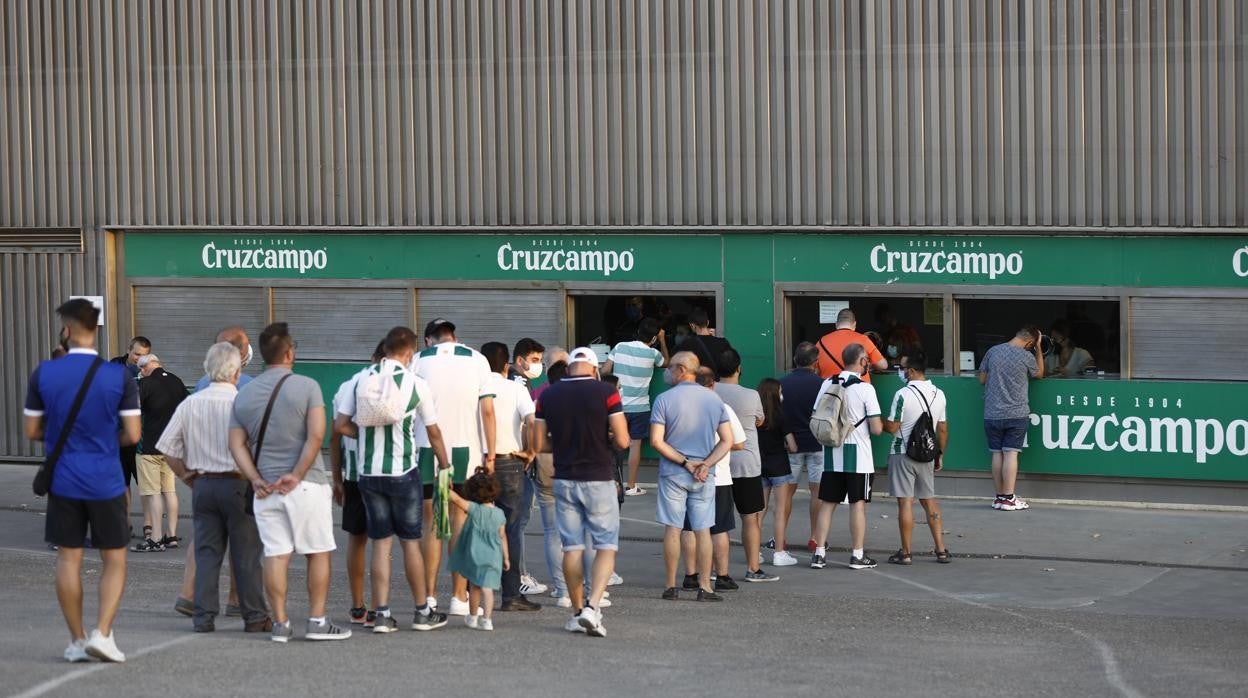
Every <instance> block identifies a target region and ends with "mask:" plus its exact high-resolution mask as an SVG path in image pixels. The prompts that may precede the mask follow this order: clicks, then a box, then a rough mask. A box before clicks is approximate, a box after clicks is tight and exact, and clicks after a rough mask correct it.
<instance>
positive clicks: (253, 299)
mask: <svg viewBox="0 0 1248 698" xmlns="http://www.w3.org/2000/svg"><path fill="white" fill-rule="evenodd" d="M268 321H269V301H268V291H267V290H266V289H263V288H226V287H221V286H135V287H134V333H135V334H136V335H143V336H144V337H147V338H148V339H150V340H152V352H153V353H155V354H156V355H157V356H159V357H160V360H161V362H162V363H163V365H164V366H165V368H167V369H169V370H170V371H172V372H173V373H174V374H176V375H177V376H178V377H179V378H181V379H182V380H184V381H186V382H187V383H188V384H193V383H195V381H197V380H199V377H200V376H202V375H203V374H204V354H205V353H207V351H208V347H210V346H212V342H213V340H214V339H216V337H217V332H220V331H221V329H222V328H223V327H229V326H230V325H241V326H242V327H243V328H244V329H246V330H247V334H248V335H249V336H250V337H251V341H252V342H253V350H254V352H255V354H256V356H255V358H254V359H253V360H252V362H251V365H250V366H249V367H248V371H247V373H251V374H255V373H258V372H259V371H260V369H261V364H262V362H261V361H260V356H259V354H260V349H259V348H258V347H257V346H256V345H255V344H254V343H255V342H256V338H257V337H258V336H259V334H260V330H262V329H264V326H265V325H266V324H268Z"/></svg>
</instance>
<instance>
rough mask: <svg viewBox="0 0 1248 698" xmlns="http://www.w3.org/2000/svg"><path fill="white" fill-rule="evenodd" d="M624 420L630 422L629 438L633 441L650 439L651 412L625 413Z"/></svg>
mask: <svg viewBox="0 0 1248 698" xmlns="http://www.w3.org/2000/svg"><path fill="white" fill-rule="evenodd" d="M624 419H625V420H627V421H628V438H629V439H630V440H632V441H640V440H642V439H648V438H650V410H646V411H645V412H625V413H624Z"/></svg>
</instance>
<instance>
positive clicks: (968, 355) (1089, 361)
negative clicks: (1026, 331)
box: [958, 298, 1121, 378]
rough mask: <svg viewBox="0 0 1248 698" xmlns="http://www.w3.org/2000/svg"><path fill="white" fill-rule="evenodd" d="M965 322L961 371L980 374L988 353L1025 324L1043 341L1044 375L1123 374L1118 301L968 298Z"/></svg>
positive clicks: (962, 311)
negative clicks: (1033, 328)
mask: <svg viewBox="0 0 1248 698" xmlns="http://www.w3.org/2000/svg"><path fill="white" fill-rule="evenodd" d="M958 311H959V315H960V317H961V333H960V337H959V340H960V366H961V371H962V372H963V373H972V372H974V371H976V370H978V368H979V365H980V362H981V361H983V358H984V352H986V351H988V349H990V348H991V347H993V346H995V345H997V344H1001V343H1003V342H1008V341H1010V339H1011V338H1012V337H1013V336H1014V334H1015V333H1016V332H1017V331H1018V330H1020V329H1022V328H1023V327H1024V326H1026V325H1035V326H1036V327H1038V328H1039V329H1040V332H1041V333H1042V334H1043V335H1044V336H1045V339H1046V340H1049V341H1044V342H1042V343H1041V348H1042V349H1043V350H1044V357H1045V361H1044V363H1045V376H1046V377H1050V378H1081V377H1115V378H1116V377H1118V376H1119V374H1120V372H1121V351H1120V343H1121V337H1120V330H1119V328H1120V324H1119V317H1120V312H1121V311H1120V308H1119V303H1118V302H1117V301H1098V300H1064V299H1055V300H1039V299H1029V298H1026V299H1025V298H1009V299H1006V298H988V299H981V298H967V299H961V300H959V301H958Z"/></svg>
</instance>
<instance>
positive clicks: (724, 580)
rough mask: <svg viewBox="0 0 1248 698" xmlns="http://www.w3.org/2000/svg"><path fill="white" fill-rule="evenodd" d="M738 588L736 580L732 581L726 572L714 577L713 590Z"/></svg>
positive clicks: (734, 589)
mask: <svg viewBox="0 0 1248 698" xmlns="http://www.w3.org/2000/svg"><path fill="white" fill-rule="evenodd" d="M740 588H741V587H738V586H737V583H736V582H734V581H732V577H729V576H728V575H726V574H721V575H719V576H718V577H716V578H715V591H736V590H737V589H740Z"/></svg>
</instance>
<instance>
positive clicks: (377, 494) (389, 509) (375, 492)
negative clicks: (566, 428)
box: [334, 327, 447, 633]
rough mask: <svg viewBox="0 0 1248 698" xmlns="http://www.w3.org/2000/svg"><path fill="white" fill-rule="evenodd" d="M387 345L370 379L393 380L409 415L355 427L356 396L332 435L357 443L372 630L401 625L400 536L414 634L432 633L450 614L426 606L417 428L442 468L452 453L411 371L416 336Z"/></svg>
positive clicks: (404, 334)
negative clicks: (395, 573) (393, 604)
mask: <svg viewBox="0 0 1248 698" xmlns="http://www.w3.org/2000/svg"><path fill="white" fill-rule="evenodd" d="M382 345H383V349H384V350H385V352H386V355H385V357H384V358H383V359H382V360H381V361H380V362H378V363H376V364H374V365H372V366H369V367H368V369H367V373H365V374H364V376H371V375H381V376H384V377H388V378H392V379H393V380H394V382H395V385H396V386H397V388H398V390H399V395H400V397H401V398H402V399H403V400H404V401H405V403H406V405H407V412H406V413H405V414H404V415H403V418H402V419H400V420H399V421H398V422H395V423H394V424H385V425H379V426H369V427H359V426H357V425H356V424H355V423H354V421H353V419H354V417H355V414H356V396H355V393H350V394H348V395H344V396H343V398H344V399H343V404H341V405H339V406H337V407H336V409H337V410H338V415H337V417H335V419H334V429H335V431H337V432H338V433H340V434H342V435H344V436H350V437H354V438H357V439H358V443H357V446H356V448H357V455H358V458H359V461H358V463H359V468H360V480H359V487H360V496H361V498H362V499H363V500H364V511H365V514H366V517H367V521H368V525H367V529H368V537H369V539H370V540H372V541H373V564H372V574H371V580H372V593H373V603H374V604H375V605H376V606H377V609H376V617H375V619H374V627H373V632H374V633H392V632H395V631H396V630H398V627H399V626H398V621H396V620H395V619H394V617H393V615H392V614H391V613H390V547H391V539H392V538H393V537H394V536H396V535H397V536H398V537H399V545H400V546H401V547H402V548H403V560H404V563H405V564H404V571H405V572H406V573H407V583H408V585H409V586H410V587H411V590H412V598H413V600H414V601H415V602H416V613H415V615H414V616H413V618H412V630H433V629H435V628H441V627H442V626H444V625H446V615H445V614H442V613H438V612H437V611H435V610H433V609H432V608H430V607H429V604H428V602H427V601H426V599H427V598H428V593H427V588H426V582H425V565H424V560H423V557H422V555H421V550H420V537H421V522H422V518H423V512H422V504H423V501H424V497H423V488H422V487H421V481H420V469H419V468H418V467H417V453H418V449H417V447H416V433H417V430H418V429H419V428H422V427H423V429H424V431H425V433H426V435H427V437H428V440H429V443H430V444H431V447H432V450H433V452H434V453H435V454H436V455H437V460H438V463H439V465H440V466H441V467H446V464H447V458H446V447H445V446H444V445H443V443H442V431H441V429H440V428H439V427H438V424H437V421H438V418H437V415H436V413H435V412H434V409H433V396H432V393H431V391H430V390H429V386H428V384H426V383H425V381H423V380H421V379H420V378H419V377H417V376H415V375H414V374H412V373H411V372H410V371H408V370H407V368H406V366H407V364H408V363H410V362H411V360H412V356H413V355H414V354H415V353H416V345H417V338H416V333H415V332H413V331H412V330H410V329H408V328H406V327H396V328H394V329H392V330H390V332H389V333H388V334H386V338H385V340H384V341H383V342H382ZM364 376H361V377H359V378H358V379H357V380H363V379H364ZM348 415H349V416H348Z"/></svg>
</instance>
